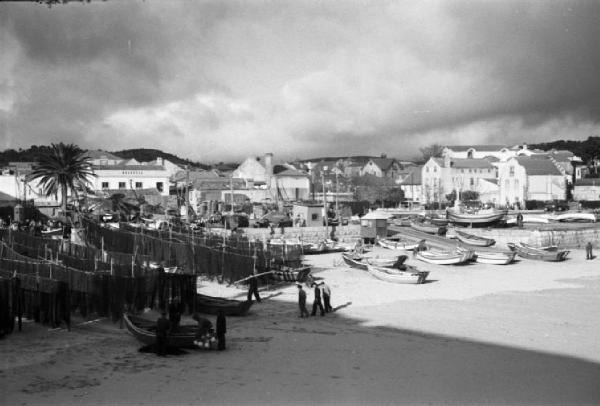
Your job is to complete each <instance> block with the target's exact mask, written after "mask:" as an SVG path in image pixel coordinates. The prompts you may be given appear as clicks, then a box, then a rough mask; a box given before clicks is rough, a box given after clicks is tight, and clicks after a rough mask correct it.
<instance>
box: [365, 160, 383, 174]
mask: <svg viewBox="0 0 600 406" xmlns="http://www.w3.org/2000/svg"><path fill="white" fill-rule="evenodd" d="M360 175H361V176H365V175H373V176H377V177H379V178H381V177H383V171H382V170H381V168H380V167H379V166H378V165H377V164H376V163H375V162H373V160H369V162H367V164H366V165H365V166H363V167H362V169H361V170H360Z"/></svg>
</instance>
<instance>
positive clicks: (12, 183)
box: [0, 173, 61, 204]
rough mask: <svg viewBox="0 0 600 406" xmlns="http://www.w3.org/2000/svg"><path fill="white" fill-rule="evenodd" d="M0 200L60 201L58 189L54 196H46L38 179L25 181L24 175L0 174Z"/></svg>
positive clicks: (39, 202) (46, 202)
mask: <svg viewBox="0 0 600 406" xmlns="http://www.w3.org/2000/svg"><path fill="white" fill-rule="evenodd" d="M0 200H33V201H34V202H35V203H36V204H56V203H57V202H60V201H61V193H60V191H59V192H58V193H57V195H56V196H49V197H46V196H45V195H44V194H43V192H42V187H41V186H40V184H39V180H37V179H35V180H32V181H29V182H26V181H25V176H24V175H16V174H8V173H7V174H2V175H0Z"/></svg>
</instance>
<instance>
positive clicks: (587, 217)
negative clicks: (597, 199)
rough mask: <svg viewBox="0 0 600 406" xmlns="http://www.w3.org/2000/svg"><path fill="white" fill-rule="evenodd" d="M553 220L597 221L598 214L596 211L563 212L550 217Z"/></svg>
mask: <svg viewBox="0 0 600 406" xmlns="http://www.w3.org/2000/svg"><path fill="white" fill-rule="evenodd" d="M550 220H552V221H561V222H582V223H595V222H596V215H595V214H594V213H569V212H567V213H563V214H558V215H556V216H553V217H550Z"/></svg>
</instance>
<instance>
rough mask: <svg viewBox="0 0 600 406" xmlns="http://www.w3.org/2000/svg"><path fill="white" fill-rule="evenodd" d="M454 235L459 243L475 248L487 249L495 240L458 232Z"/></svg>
mask: <svg viewBox="0 0 600 406" xmlns="http://www.w3.org/2000/svg"><path fill="white" fill-rule="evenodd" d="M455 233H456V238H457V239H458V240H459V241H461V242H463V243H465V244H469V245H475V246H477V247H489V246H492V245H494V244H495V243H496V240H494V239H493V238H484V237H479V236H477V235H472V234H468V233H465V232H463V231H460V230H455Z"/></svg>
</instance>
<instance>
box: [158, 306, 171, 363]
mask: <svg viewBox="0 0 600 406" xmlns="http://www.w3.org/2000/svg"><path fill="white" fill-rule="evenodd" d="M169 326H170V323H169V320H167V312H165V311H163V312H162V313H161V315H160V317H159V318H158V320H157V321H156V353H157V354H158V355H160V356H165V355H167V342H168V334H169Z"/></svg>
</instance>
